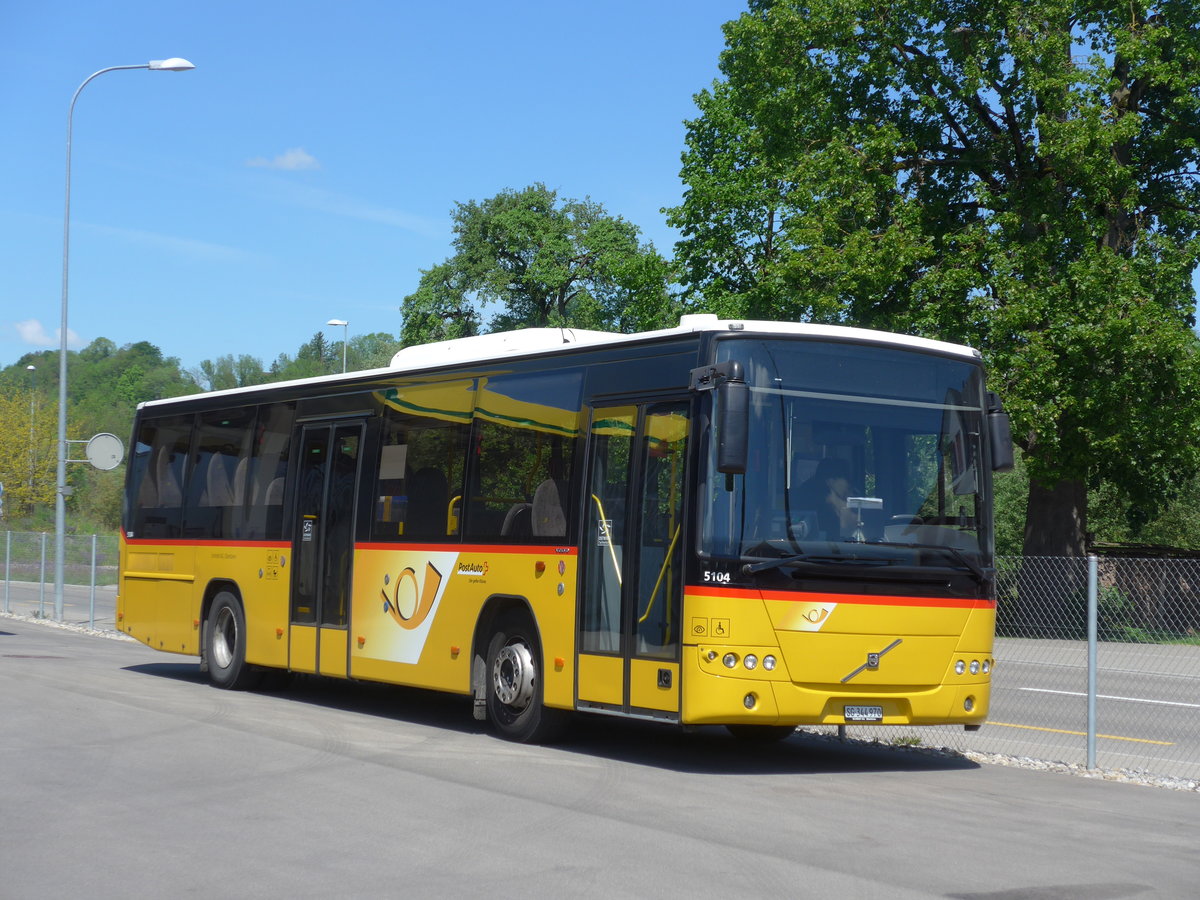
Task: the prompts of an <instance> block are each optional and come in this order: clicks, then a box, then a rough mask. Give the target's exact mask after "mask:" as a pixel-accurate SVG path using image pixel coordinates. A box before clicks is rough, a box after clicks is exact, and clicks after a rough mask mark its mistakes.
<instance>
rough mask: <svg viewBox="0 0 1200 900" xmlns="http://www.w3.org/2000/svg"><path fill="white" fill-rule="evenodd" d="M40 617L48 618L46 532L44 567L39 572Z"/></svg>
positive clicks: (43, 554) (44, 539) (43, 541)
mask: <svg viewBox="0 0 1200 900" xmlns="http://www.w3.org/2000/svg"><path fill="white" fill-rule="evenodd" d="M38 582H39V585H40V586H39V587H38V618H39V619H44V618H46V532H44V531H43V532H42V568H41V570H40V571H39V572H38Z"/></svg>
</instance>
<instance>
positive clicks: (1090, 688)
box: [1087, 555, 1100, 769]
mask: <svg viewBox="0 0 1200 900" xmlns="http://www.w3.org/2000/svg"><path fill="white" fill-rule="evenodd" d="M1099 582H1100V578H1099V565H1098V563H1097V560H1096V557H1095V555H1092V556H1089V557H1088V624H1087V629H1088V660H1087V767H1088V768H1089V769H1094V768H1096V632H1097V631H1098V630H1099V629H1098V628H1097V619H1098V618H1099V616H1098V607H1099V605H1100V603H1099V601H1100V584H1099Z"/></svg>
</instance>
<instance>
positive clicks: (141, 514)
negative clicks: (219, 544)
mask: <svg viewBox="0 0 1200 900" xmlns="http://www.w3.org/2000/svg"><path fill="white" fill-rule="evenodd" d="M191 434H192V417H191V416H169V417H163V418H159V419H145V420H143V421H142V424H141V427H140V428H139V429H138V434H137V439H136V440H137V443H136V446H135V448H134V460H133V467H134V468H133V475H132V477H131V479H130V484H129V497H130V501H131V503H130V505H131V509H130V511H129V516H128V519H127V522H126V529H125V530H126V532H127V533H128V534H129V536H130V537H135V538H177V537H179V536H180V535H181V533H182V520H183V500H184V490H185V488H186V485H187V481H186V476H187V472H186V469H187V466H186V463H187V457H188V445H189V442H190V439H191Z"/></svg>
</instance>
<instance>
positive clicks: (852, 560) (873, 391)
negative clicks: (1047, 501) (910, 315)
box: [699, 339, 991, 583]
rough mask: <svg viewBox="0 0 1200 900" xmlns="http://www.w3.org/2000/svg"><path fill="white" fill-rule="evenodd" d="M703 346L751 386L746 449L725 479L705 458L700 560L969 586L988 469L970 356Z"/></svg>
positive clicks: (828, 345) (980, 570) (979, 563)
mask: <svg viewBox="0 0 1200 900" xmlns="http://www.w3.org/2000/svg"><path fill="white" fill-rule="evenodd" d="M716 353H717V362H718V363H720V362H724V361H726V360H737V361H739V362H741V364H742V367H743V369H744V372H745V377H746V381H747V383H748V384H749V387H750V423H749V425H750V427H749V435H750V440H749V456H748V461H747V463H748V464H747V468H746V474H745V475H736V476H726V475H724V474H721V473H719V472H717V471H716V470H715V466H714V464H713V462H712V460H713V459H715V453H713V452H710V453H709V454H708V456H709V460H710V462H709V473H708V481H707V495H708V496H707V497H706V498H705V499H706V501H707V502H705V503H702V504H701V507H702V509H701V516H702V521H701V531H700V544H701V546H700V548H699V549H700V552H701V554H702V555H703V556H705V557H708V558H710V559H720V558H726V559H729V558H734V559H737V560H741V561H743V562H744V563H745V565H744V567H743V571H745V572H747V573H753V572H758V571H766V570H768V569H773V568H783V567H794V568H798V569H799V568H806V567H807V568H808V569H809V570H810V571H812V572H813V573H814V574H815V575H817V576H818V577H819V575H820V572H821V571H825V572H827V573H832V572H833V570H835V569H845V570H847V571H849V570H850V569H851V568H852V569H853V570H854V571H855V573H856V574H855V577H858V576H859V575H861V574H864V573H865V572H866V571H867V569H869V568H870V569H877V570H878V571H879V575H880V576H881V577H889V578H891V577H897V578H901V579H903V577H904V572H905V571H909V572H913V571H916V572H917V573H919V572H920V570H922V569H927V568H929V567H937V568H939V569H941V570H943V571H944V570H946V569H956V570H961V571H962V572H963V573H964V574H966V575H968V576H970V577H972V578H975V579H976V580H977V581H979V582H981V583H982V581H983V580H984V577H985V576H984V570H985V566H987V565H990V558H991V536H990V533H989V530H988V529H989V526H988V519H989V517H988V515H987V504H988V503H989V502H990V500H989V498H988V496H987V492H988V490H989V484H990V479H988V478H987V477H986V472H985V469H984V467H983V465H982V453H983V448H982V446H981V443H980V441H981V434H982V433H983V415H984V393H983V380H982V371H981V368H980V367H979V366H978V365H976V364H973V363H972V362H970V361H969V360H965V359H955V358H952V357H946V356H939V355H934V354H931V353H926V352H920V351H917V350H905V349H896V348H885V347H880V346H872V345H867V344H852V343H841V342H838V343H833V342H820V343H818V342H816V341H810V340H768V341H762V342H759V341H754V342H753V343H751V342H750V341H747V340H737V339H726V340H723V341H721V342H720V343H719V344H718V345H717V351H716ZM712 440H713V441H715V440H716V436H715V435H713V436H712ZM851 564H858V565H852V566H851ZM885 570H886V571H885ZM835 577H836V576H835Z"/></svg>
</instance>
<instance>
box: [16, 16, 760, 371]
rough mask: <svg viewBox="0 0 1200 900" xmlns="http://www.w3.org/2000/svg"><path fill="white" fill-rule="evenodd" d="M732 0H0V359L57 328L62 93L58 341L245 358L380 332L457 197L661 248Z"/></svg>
mask: <svg viewBox="0 0 1200 900" xmlns="http://www.w3.org/2000/svg"><path fill="white" fill-rule="evenodd" d="M744 9H745V2H744V0H594V2H586V3H585V2H571V0H558V2H523V0H517V2H513V3H509V4H495V3H485V2H477V0H461V2H458V3H445V4H442V3H428V2H420V3H418V2H410V0H395V2H390V3H389V2H380V0H370V2H365V0H364V2H356V0H345V2H337V3H334V2H325V3H320V2H288V3H283V2H275V0H269V2H255V0H241V2H236V3H233V2H226V0H206V2H203V3H180V2H177V0H158V2H141V0H132V2H131V0H111V2H108V3H95V2H84V0H78V2H74V3H70V2H60V0H37V2H34V0H9V2H7V3H4V4H3V5H0V117H2V121H3V123H4V134H5V136H4V139H3V140H2V141H0V171H2V172H3V179H4V189H3V190H2V191H0V365H7V364H9V363H12V362H14V361H15V360H16V359H17V358H19V357H20V356H21V355H22V354H23V353H25V352H27V351H30V350H38V349H45V348H47V347H50V348H55V347H57V346H58V337H57V334H58V327H59V312H60V297H61V274H62V217H63V188H64V178H65V144H66V119H67V108H68V105H69V103H70V99H71V95H72V93H73V92H74V91H75V89H76V88H77V87H78V86H79V84H80V83H81V82H82V81H83V80H84V79H85V78H87V76H88V75H90V74H91V73H92V72H95V71H97V70H98V69H101V68H105V67H107V66H114V65H128V64H139V63H145V62H148V61H149V60H152V59H164V58H168V57H174V56H181V57H184V58H186V59H188V60H190V61H191V62H193V63H194V64H195V65H196V69H195V70H194V71H191V72H181V73H174V72H151V71H146V70H132V71H122V72H110V73H107V74H105V75H102V76H100V77H99V78H97V79H96V80H95V81H93V82H92V83H91V84H89V85H88V86H87V87H86V88H85V89H84V91H83V93H82V94H81V95H80V98H79V101H78V104H77V105H76V108H75V116H74V136H73V148H72V171H71V223H72V224H71V253H70V258H71V271H70V331H71V332H72V333H73V337H72V339H71V346H72V347H73V348H79V347H82V346H84V345H86V344H87V343H89V342H90V341H92V340H94V339H95V338H97V337H107V338H109V339H111V340H112V341H114V342H115V343H116V344H118V345H123V344H127V343H132V342H135V341H140V340H148V341H150V342H151V343H154V344H156V345H157V346H158V347H160V348H161V349H162V351H163V352H164V354H166V355H168V356H175V357H178V358H179V359H180V361H181V362H182V364H183V365H184V367H186V368H191V367H194V366H196V365H197V364H198V363H199V362H200V361H201V360H203V359H209V358H214V357H216V356H219V355H224V354H233V355H235V356H238V355H241V354H249V355H251V356H256V357H259V358H260V359H262V361H263V362H264V363H265V364H270V362H271V361H272V360H273V359H275V358H276V357H277V356H278V355H279V354H280V353H289V354H294V353H295V351H296V350H297V348H298V347H299V346H300V344H302V343H303V342H304V341H306V340H308V339H309V338H310V337H311V336H312V335H313V333H315V332H317V331H325V332H326V333H327V334H329V335H330V337H331V338H333V339H339V338H340V337H341V334H340V333H339V332H340V331H341V329H340V328H329V327H327V326H326V325H325V323H326V322H327V321H328V320H329V319H330V318H341V319H346V320H348V321H349V322H350V327H349V331H350V335H351V336H353V335H354V334H357V333H363V332H372V331H385V332H389V333H392V334H395V333H398V332H399V330H400V325H401V320H400V313H399V310H398V307H399V305H400V302H401V300H402V298H403V297H404V296H405V295H406V294H408V293H410V292H411V291H412V290H413V289H414V288H415V287H416V285H417V281H418V279H419V278H420V270H421V269H423V268H428V267H430V266H432V265H434V264H436V263H438V262H440V261H442V260H443V259H444V258H445V257H446V256H447V255H448V254H449V252H450V238H451V233H450V219H449V212H450V210H451V208H452V207H453V205H454V203H455V202H458V201H466V200H472V199H474V200H482V199H484V198H486V197H490V196H492V195H494V194H495V193H497V192H498V191H500V190H503V189H505V188H521V187H524V186H526V185H528V184H532V183H533V182H535V181H541V182H544V183H545V184H547V185H548V186H549V187H552V188H555V189H557V190H558V191H559V193H560V196H563V197H573V198H582V197H584V196H590V197H591V198H592V199H593V200H596V201H598V202H600V203H602V204H604V205H605V207H606V208H607V209H608V210H609V212H611V213H615V214H618V215H621V216H624V217H625V218H626V219H628V220H630V221H631V222H633V223H634V224H636V225H638V226H639V227H640V228H641V229H642V232H643V237H644V239H646V240H650V241H653V243H654V244H655V245H656V246H657V247H658V248H659V250H660V251H662V252H663V253H664V254H667V255H669V254H670V253H671V250H672V244H673V243H674V240H675V235H674V234H673V233H672V232H671V230H670V229H668V228H667V226H666V224H665V221H664V217H663V215H662V214H661V213H660V212H659V210H660V209H661V208H662V207H663V206H669V205H673V204H675V203H677V202H678V201H679V199H680V196H681V193H682V189H683V188H682V185H681V183H680V181H679V156H680V153H681V151H682V150H683V138H684V126H683V120H684V119H686V118H690V117H692V116H694V114H695V107H694V104H693V102H692V96H693V95H694V94H695V93H696V92H698V91H700V90H702V89H703V88H705V87H707V86H708V85H710V84H711V83H712V80H713V79H714V78H715V77H716V76H717V74H718V70H717V57H718V54H719V53H720V51H721V49H722V47H723V37H722V33H721V25H722V23H724V22H726V21H728V20H730V19H732V18H735V17H736V16H738V15H739V14H740V13H741V12H742V11H743V10H744Z"/></svg>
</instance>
